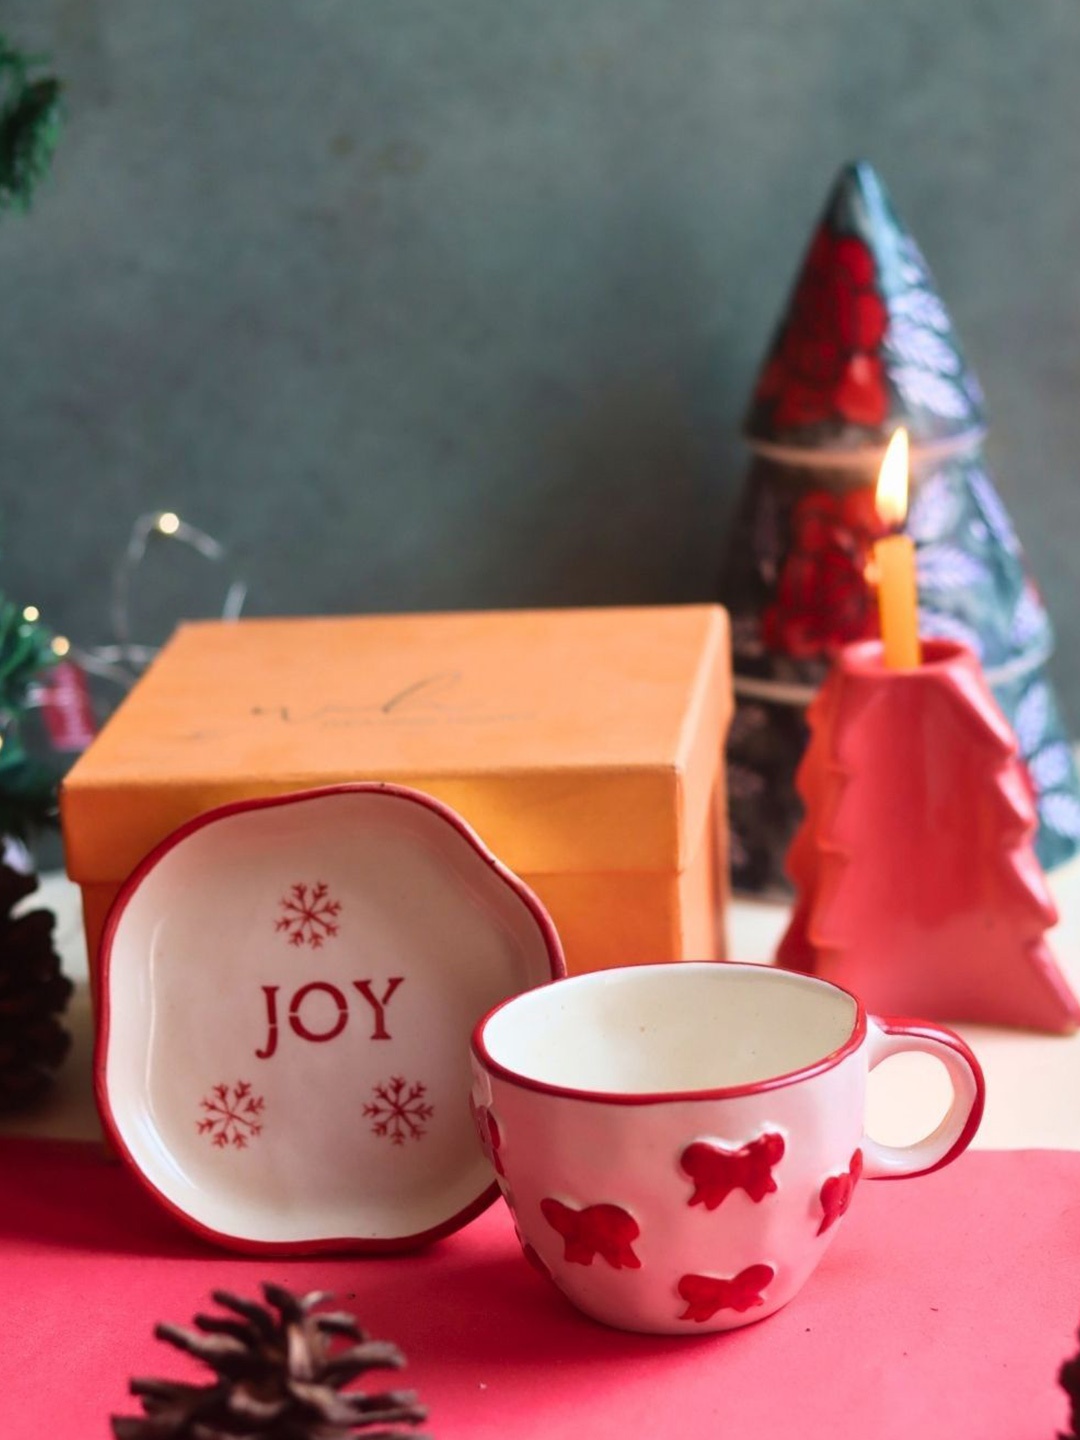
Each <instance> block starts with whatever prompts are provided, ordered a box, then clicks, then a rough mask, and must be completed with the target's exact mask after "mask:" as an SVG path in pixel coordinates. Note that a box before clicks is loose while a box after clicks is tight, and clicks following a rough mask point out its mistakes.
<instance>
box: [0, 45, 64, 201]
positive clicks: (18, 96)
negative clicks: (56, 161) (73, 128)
mask: <svg viewBox="0 0 1080 1440" xmlns="http://www.w3.org/2000/svg"><path fill="white" fill-rule="evenodd" d="M39 63H40V62H39V61H38V60H37V59H35V58H34V57H33V56H30V55H26V54H24V53H23V52H22V51H20V50H16V49H15V47H14V46H13V45H12V44H11V43H10V42H9V41H8V40H7V38H6V37H5V36H4V35H0V210H11V209H19V210H27V209H29V207H30V200H31V198H32V196H33V193H34V189H35V187H36V186H37V183H38V181H39V180H40V179H41V177H42V176H43V175H44V174H45V172H46V170H48V168H49V162H50V161H51V160H52V156H53V151H54V150H55V149H56V142H57V140H58V139H59V135H60V82H59V81H58V80H57V79H56V78H55V77H54V76H52V75H37V74H36V73H35V72H36V70H37V67H38V65H39Z"/></svg>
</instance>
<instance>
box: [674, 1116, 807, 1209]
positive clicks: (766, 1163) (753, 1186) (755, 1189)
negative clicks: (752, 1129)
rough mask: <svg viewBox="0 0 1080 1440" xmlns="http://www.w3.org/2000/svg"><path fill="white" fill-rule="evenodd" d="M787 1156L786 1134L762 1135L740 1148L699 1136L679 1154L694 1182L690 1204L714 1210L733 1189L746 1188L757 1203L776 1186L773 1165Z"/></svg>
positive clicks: (681, 1162)
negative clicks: (785, 1149) (723, 1144)
mask: <svg viewBox="0 0 1080 1440" xmlns="http://www.w3.org/2000/svg"><path fill="white" fill-rule="evenodd" d="M783 1157H784V1137H783V1136H782V1135H777V1134H773V1133H767V1134H765V1135H760V1136H758V1138H757V1139H756V1140H751V1141H750V1143H749V1144H748V1145H744V1146H743V1147H742V1149H741V1150H727V1149H725V1148H724V1147H723V1146H722V1145H716V1144H714V1143H713V1142H712V1141H711V1140H696V1141H695V1142H694V1144H693V1145H688V1146H687V1147H686V1149H685V1150H684V1151H683V1152H682V1155H681V1156H680V1157H679V1164H680V1165H681V1166H682V1168H683V1169H684V1170H685V1171H686V1173H687V1175H689V1176H690V1179H691V1180H693V1182H694V1193H693V1195H691V1197H690V1199H689V1200H688V1201H687V1204H688V1205H704V1206H705V1208H706V1210H715V1209H716V1208H717V1206H718V1205H721V1204H723V1202H724V1201H725V1200H726V1199H727V1197H728V1196H729V1195H730V1194H731V1192H732V1191H733V1190H745V1191H746V1193H747V1195H749V1197H750V1199H751V1200H753V1201H754V1202H755V1204H760V1202H761V1201H762V1200H764V1199H765V1196H766V1195H772V1194H773V1193H774V1192H775V1190H776V1181H775V1180H774V1179H773V1174H772V1171H773V1166H774V1165H779V1163H780V1161H781V1160H782V1159H783Z"/></svg>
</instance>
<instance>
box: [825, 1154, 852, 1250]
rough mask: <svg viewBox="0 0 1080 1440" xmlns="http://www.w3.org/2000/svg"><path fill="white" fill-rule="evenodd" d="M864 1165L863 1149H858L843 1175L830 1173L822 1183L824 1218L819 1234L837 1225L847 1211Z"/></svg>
mask: <svg viewBox="0 0 1080 1440" xmlns="http://www.w3.org/2000/svg"><path fill="white" fill-rule="evenodd" d="M862 1166H863V1159H862V1151H861V1150H856V1151H855V1154H854V1155H852V1157H851V1163H850V1165H849V1166H848V1168H847V1170H846V1171H844V1173H843V1174H841V1175H830V1176H829V1178H828V1179H827V1180H826V1181H825V1183H824V1185H822V1187H821V1209H822V1220H821V1224H820V1225H819V1226H818V1232H817V1233H818V1234H819V1235H824V1233H825V1231H826V1230H828V1229H829V1227H830V1226H832V1225H835V1224H836V1222H837V1220H839V1219H840V1216H841V1215H843V1214H844V1213H845V1212H846V1211H847V1208H848V1206H849V1205H850V1204H851V1200H852V1197H853V1196H854V1194H855V1186H856V1185H857V1184H858V1183H859V1176H860V1175H861V1174H862Z"/></svg>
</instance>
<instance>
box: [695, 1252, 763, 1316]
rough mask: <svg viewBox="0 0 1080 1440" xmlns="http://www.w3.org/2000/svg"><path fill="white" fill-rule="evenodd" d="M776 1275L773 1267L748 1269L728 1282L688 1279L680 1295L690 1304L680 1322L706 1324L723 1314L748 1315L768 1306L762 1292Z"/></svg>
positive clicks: (712, 1278) (718, 1278)
mask: <svg viewBox="0 0 1080 1440" xmlns="http://www.w3.org/2000/svg"><path fill="white" fill-rule="evenodd" d="M775 1274H776V1271H775V1270H774V1269H773V1267H772V1266H771V1265H748V1266H747V1268H746V1269H745V1270H740V1271H739V1273H738V1275H735V1276H733V1277H732V1278H731V1279H730V1280H725V1279H723V1278H722V1277H721V1276H718V1275H684V1276H683V1277H682V1279H681V1280H680V1281H679V1295H680V1296H681V1297H682V1299H683V1300H685V1301H686V1309H685V1310H684V1311H683V1313H682V1314H681V1315H680V1316H679V1319H680V1320H695V1321H697V1323H698V1324H699V1325H700V1324H703V1323H704V1322H705V1321H706V1320H711V1319H712V1318H713V1316H714V1315H715V1314H717V1312H718V1311H720V1310H734V1311H736V1312H737V1313H739V1314H745V1313H746V1311H747V1310H754V1309H756V1308H757V1307H758V1306H759V1305H764V1304H765V1297H764V1296H763V1295H762V1293H761V1292H762V1291H763V1290H764V1289H765V1287H766V1286H767V1285H768V1284H769V1283H770V1282H771V1281H772V1279H773V1277H774V1276H775Z"/></svg>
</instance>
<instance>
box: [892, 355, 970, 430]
mask: <svg viewBox="0 0 1080 1440" xmlns="http://www.w3.org/2000/svg"><path fill="white" fill-rule="evenodd" d="M892 378H893V380H894V381H895V382H896V388H897V389H898V390H899V391H900V394H901V395H902V396H903V397H904V399H905V400H906V401H907V403H908V404H909V405H911V406H916V407H919V408H921V409H923V410H929V411H931V412H932V413H933V414H935V415H943V416H945V417H946V418H948V419H950V420H952V419H962V418H963V417H964V416H965V415H966V414H967V413H968V408H969V407H968V402H967V399H966V398H965V396H964V395H963V394H961V392H960V391H959V390H958V389H957V388H956V386H955V385H954V384H953V383H952V382H951V381H949V380H946V379H944V378H943V377H942V376H940V375H935V374H933V373H932V372H931V371H929V370H917V369H915V367H914V366H912V365H901V366H899V367H898V368H897V369H896V370H894V371H893V377H892Z"/></svg>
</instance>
